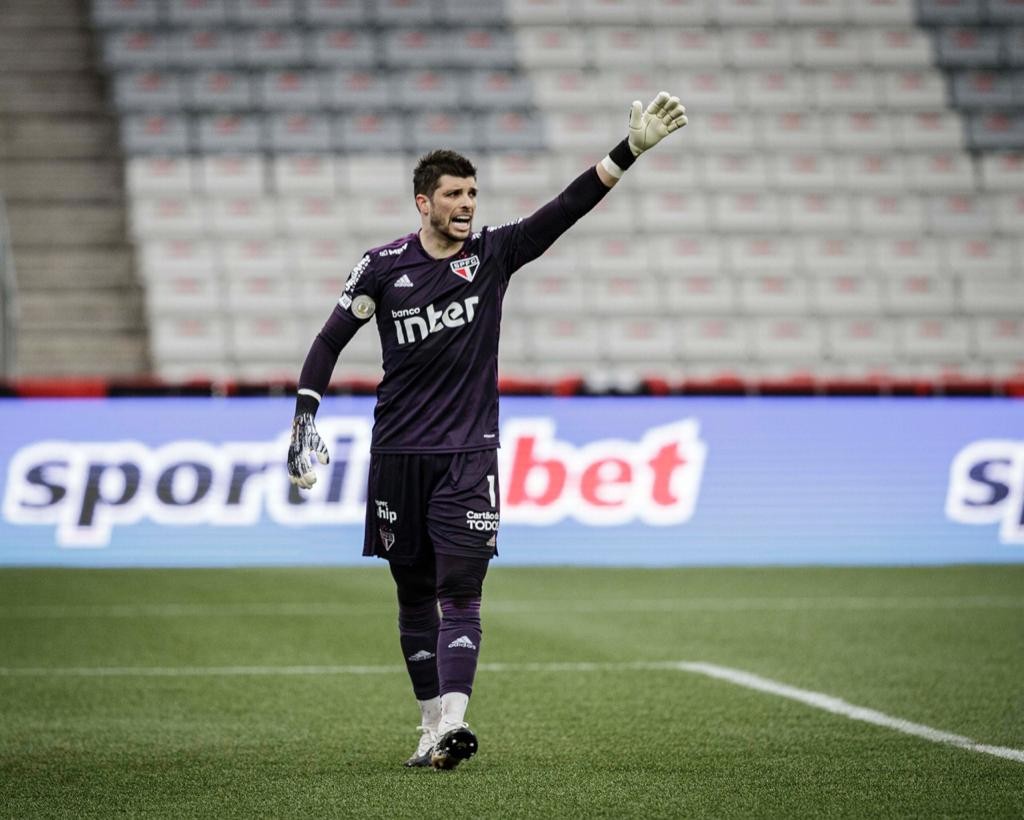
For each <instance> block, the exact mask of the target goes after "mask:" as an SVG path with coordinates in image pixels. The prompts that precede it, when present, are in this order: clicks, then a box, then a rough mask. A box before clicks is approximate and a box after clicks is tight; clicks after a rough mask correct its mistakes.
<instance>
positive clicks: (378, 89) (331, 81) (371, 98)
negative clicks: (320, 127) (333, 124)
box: [321, 68, 391, 112]
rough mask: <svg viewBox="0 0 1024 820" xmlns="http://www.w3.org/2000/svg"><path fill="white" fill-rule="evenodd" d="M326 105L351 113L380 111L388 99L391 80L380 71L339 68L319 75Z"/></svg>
mask: <svg viewBox="0 0 1024 820" xmlns="http://www.w3.org/2000/svg"><path fill="white" fill-rule="evenodd" d="M321 82H322V83H323V99H324V104H325V106H326V107H327V108H329V109H332V110H336V111H337V110H342V111H351V112H365V111H380V110H383V109H384V108H385V106H386V105H387V104H388V102H389V101H390V99H391V83H390V82H389V81H388V79H387V76H386V75H384V74H381V73H379V72H374V71H367V70H361V69H346V68H339V69H333V70H328V71H327V72H325V73H324V74H322V75H321Z"/></svg>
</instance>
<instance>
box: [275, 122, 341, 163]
mask: <svg viewBox="0 0 1024 820" xmlns="http://www.w3.org/2000/svg"><path fill="white" fill-rule="evenodd" d="M267 145H268V147H269V148H270V150H271V151H273V152H275V153H288V152H293V153H306V154H308V153H314V152H327V151H330V150H331V149H332V148H333V147H334V140H333V137H332V134H331V120H330V117H328V116H327V115H326V114H313V115H311V114H306V113H300V112H288V113H280V114H271V115H270V116H269V117H268V118H267Z"/></svg>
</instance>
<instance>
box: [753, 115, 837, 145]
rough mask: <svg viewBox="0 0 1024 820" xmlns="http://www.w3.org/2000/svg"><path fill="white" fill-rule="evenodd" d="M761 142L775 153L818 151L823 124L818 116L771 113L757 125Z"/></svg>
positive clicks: (822, 136)
mask: <svg viewBox="0 0 1024 820" xmlns="http://www.w3.org/2000/svg"><path fill="white" fill-rule="evenodd" d="M759 127H760V129H761V140H762V142H763V144H764V145H765V146H766V147H767V146H770V147H771V148H772V150H775V151H805V150H816V149H817V150H820V149H821V148H822V146H823V145H824V144H825V133H826V131H825V123H824V121H823V120H822V118H821V116H820V115H818V114H811V113H807V112H805V111H800V110H791V111H778V112H771V113H769V114H768V115H766V116H765V117H764V118H763V119H762V120H761V122H760V123H759Z"/></svg>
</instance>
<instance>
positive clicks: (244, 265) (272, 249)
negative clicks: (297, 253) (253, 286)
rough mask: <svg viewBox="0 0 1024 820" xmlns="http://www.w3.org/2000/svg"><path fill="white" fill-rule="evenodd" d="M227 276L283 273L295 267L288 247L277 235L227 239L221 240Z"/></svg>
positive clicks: (223, 267)
mask: <svg viewBox="0 0 1024 820" xmlns="http://www.w3.org/2000/svg"><path fill="white" fill-rule="evenodd" d="M217 247H218V248H219V250H220V261H221V267H222V269H223V272H224V275H225V276H227V277H229V278H230V277H244V276H282V275H284V274H286V273H287V272H288V271H289V270H290V268H291V267H292V260H291V257H290V254H289V251H288V247H287V246H286V245H285V243H284V242H282V241H280V240H278V239H276V238H266V237H261V238H254V239H224V240H221V241H220V242H219V243H217Z"/></svg>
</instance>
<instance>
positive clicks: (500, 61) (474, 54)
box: [445, 28, 516, 68]
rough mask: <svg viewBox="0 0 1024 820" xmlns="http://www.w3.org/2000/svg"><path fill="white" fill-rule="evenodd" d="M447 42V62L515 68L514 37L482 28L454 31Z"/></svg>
mask: <svg viewBox="0 0 1024 820" xmlns="http://www.w3.org/2000/svg"><path fill="white" fill-rule="evenodd" d="M452 35H453V39H452V41H451V42H450V43H447V44H446V45H447V49H446V51H447V53H446V55H445V57H446V59H445V63H446V64H447V65H452V66H464V67H466V68H514V67H515V65H516V53H515V44H514V43H513V41H512V37H511V36H510V35H508V34H503V33H501V32H498V31H492V30H489V29H482V28H470V29H462V30H461V31H457V32H452Z"/></svg>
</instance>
